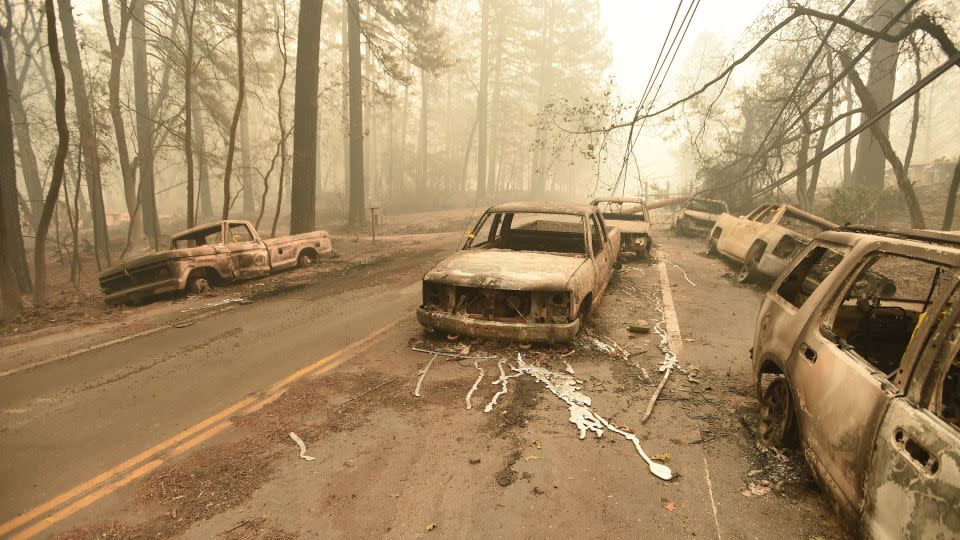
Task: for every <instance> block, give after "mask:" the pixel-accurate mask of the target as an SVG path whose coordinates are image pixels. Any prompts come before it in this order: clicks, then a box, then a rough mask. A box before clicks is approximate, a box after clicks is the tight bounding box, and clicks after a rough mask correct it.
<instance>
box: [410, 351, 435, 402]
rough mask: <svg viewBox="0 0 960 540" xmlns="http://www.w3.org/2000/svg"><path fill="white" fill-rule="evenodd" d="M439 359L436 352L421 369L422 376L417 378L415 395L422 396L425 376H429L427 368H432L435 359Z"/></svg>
mask: <svg viewBox="0 0 960 540" xmlns="http://www.w3.org/2000/svg"><path fill="white" fill-rule="evenodd" d="M436 359H437V355H436V354H434V355H433V356H431V357H430V360H428V361H427V365H426V366H424V367H423V369H421V370H420V377H419V378H417V388H416V389H414V391H413V395H415V396H417V397H420V387H421V386H422V385H423V378H424V377H426V376H427V370H429V369H430V366H432V365H433V361H434V360H436Z"/></svg>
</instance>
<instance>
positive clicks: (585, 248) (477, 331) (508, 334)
mask: <svg viewBox="0 0 960 540" xmlns="http://www.w3.org/2000/svg"><path fill="white" fill-rule="evenodd" d="M619 252H620V232H619V231H618V230H617V229H616V228H615V227H612V226H608V225H607V224H605V223H604V219H603V216H602V215H601V214H600V212H599V211H598V210H597V209H596V207H593V206H585V205H577V204H559V203H511V204H502V205H499V206H494V207H492V208H490V209H489V210H487V211H486V212H485V213H484V214H483V216H482V217H481V218H480V220H479V221H478V222H477V224H476V225H475V226H474V227H473V228H472V229H471V230H470V232H469V233H468V234H467V237H466V240H465V241H464V243H463V246H462V247H461V248H460V249H459V250H458V251H457V252H456V253H455V254H453V255H451V256H450V257H447V258H446V259H444V260H443V261H441V262H440V263H439V264H437V265H436V266H435V267H434V268H433V269H432V270H430V271H429V272H427V273H426V274H425V275H424V276H423V304H422V305H421V306H420V308H419V309H418V310H417V320H418V321H419V322H420V324H422V325H423V326H424V327H426V328H430V329H435V330H440V331H443V332H449V333H453V334H460V335H467V336H474V337H484V338H494V339H510V340H517V341H525V342H534V341H539V342H561V341H569V340H570V339H572V338H573V337H574V336H575V335H576V334H577V332H578V331H579V330H580V326H581V324H582V322H583V320H584V318H585V317H586V316H587V315H588V314H589V313H590V311H591V310H592V309H593V308H594V307H595V306H596V305H597V303H598V302H599V301H600V298H601V297H602V296H603V293H604V292H605V291H606V289H607V284H608V283H609V281H610V277H611V275H612V274H613V268H614V264H615V263H616V260H617V255H618V254H619Z"/></svg>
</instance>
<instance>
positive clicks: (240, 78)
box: [221, 0, 246, 219]
mask: <svg viewBox="0 0 960 540" xmlns="http://www.w3.org/2000/svg"><path fill="white" fill-rule="evenodd" d="M234 31H235V32H236V34H237V104H236V106H235V107H234V108H233V120H231V122H230V139H229V141H228V142H227V160H226V164H225V165H224V168H223V212H222V214H221V215H222V218H223V219H229V218H230V206H231V203H232V202H233V201H231V200H230V175H231V174H232V173H233V154H234V152H235V151H236V148H237V124H239V123H240V113H241V112H242V110H243V98H244V94H245V93H246V89H245V88H244V73H243V0H237V24H236V27H235V28H234Z"/></svg>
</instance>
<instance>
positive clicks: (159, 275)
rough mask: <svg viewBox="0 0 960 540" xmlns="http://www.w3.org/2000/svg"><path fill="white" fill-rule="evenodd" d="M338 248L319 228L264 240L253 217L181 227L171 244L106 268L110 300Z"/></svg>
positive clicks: (215, 280)
mask: <svg viewBox="0 0 960 540" xmlns="http://www.w3.org/2000/svg"><path fill="white" fill-rule="evenodd" d="M331 252H332V246H331V243H330V235H329V234H327V232H326V231H315V232H309V233H303V234H296V235H292V236H281V237H278V238H271V239H268V240H264V239H262V238H260V235H259V234H258V233H257V230H256V228H254V227H253V225H252V224H251V223H250V222H248V221H237V220H226V221H218V222H215V223H208V224H205V225H200V226H197V227H193V228H191V229H187V230H185V231H182V232H179V233H177V234H175V235H173V237H172V238H171V240H170V249H168V250H166V251H160V252H157V253H150V254H147V255H142V256H139V257H133V258H131V259H127V260H124V261H123V262H121V263H120V264H119V265H116V266H114V267H112V268H109V269H107V270H106V271H104V272H102V273H101V274H100V288H101V289H102V290H103V294H104V295H105V300H106V301H107V302H108V303H123V302H128V303H137V302H140V301H143V300H145V299H147V298H150V297H153V296H157V295H161V294H164V293H171V292H177V291H188V292H194V293H199V292H203V291H205V290H207V289H208V288H209V287H210V285H212V284H215V285H218V284H223V283H227V282H230V281H236V280H240V279H247V278H254V277H259V276H264V275H267V274H270V273H271V272H275V271H278V270H283V269H285V268H291V267H294V266H306V265H309V264H312V263H314V262H316V260H317V259H318V258H319V257H320V256H322V255H324V254H329V253H331Z"/></svg>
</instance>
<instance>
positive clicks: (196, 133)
mask: <svg viewBox="0 0 960 540" xmlns="http://www.w3.org/2000/svg"><path fill="white" fill-rule="evenodd" d="M193 138H194V139H196V144H195V145H194V146H195V147H196V152H197V156H196V157H197V169H198V170H197V192H198V193H197V213H198V215H199V217H203V218H211V217H213V200H212V196H211V194H210V167H209V165H208V158H207V148H206V142H205V141H206V137H205V135H204V130H203V111H201V110H200V109H199V108H198V107H193Z"/></svg>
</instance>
